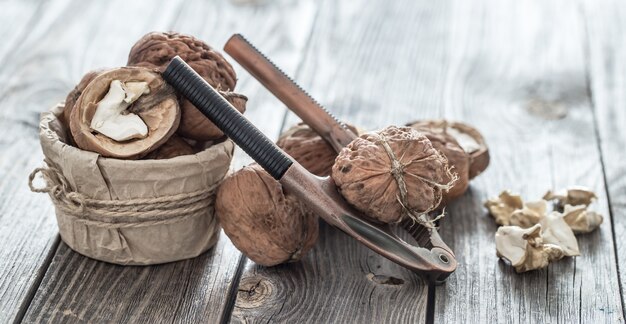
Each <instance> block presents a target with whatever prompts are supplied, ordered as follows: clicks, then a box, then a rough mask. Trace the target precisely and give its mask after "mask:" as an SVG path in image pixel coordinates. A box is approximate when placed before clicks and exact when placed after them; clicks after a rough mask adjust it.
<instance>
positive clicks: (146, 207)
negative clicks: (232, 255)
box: [28, 161, 217, 228]
mask: <svg viewBox="0 0 626 324" xmlns="http://www.w3.org/2000/svg"><path fill="white" fill-rule="evenodd" d="M45 162H46V164H47V165H48V167H42V168H36V169H35V170H33V172H31V174H30V175H29V177H28V186H29V187H30V190H31V191H32V192H38V193H47V194H48V195H49V196H50V198H51V199H52V202H53V203H54V205H55V207H56V208H58V209H60V210H61V211H62V212H63V213H64V214H66V215H68V216H70V217H72V218H74V221H76V222H79V223H83V224H85V225H89V226H96V227H101V228H128V227H143V226H152V225H163V224H173V223H176V222H180V221H183V220H185V219H188V218H192V217H200V216H206V213H207V209H208V208H210V207H212V206H213V203H214V197H215V196H214V193H215V189H216V187H217V184H216V185H213V186H211V187H209V188H207V189H202V190H198V191H194V192H189V193H181V194H176V195H169V196H162V197H157V198H135V199H127V200H100V199H92V198H89V197H87V196H85V195H83V194H81V193H79V192H76V191H74V190H73V189H72V186H71V185H70V183H69V181H68V180H67V179H66V178H65V176H64V175H63V173H62V172H61V171H60V170H59V169H57V168H56V167H54V166H53V165H52V164H51V163H49V162H48V161H45ZM37 174H41V175H42V177H43V179H44V181H45V183H46V184H45V186H44V187H35V185H34V183H33V182H34V180H35V178H36V176H37ZM129 217H132V221H129V220H128V219H127V218H129ZM212 224H213V225H212V226H213V228H216V227H217V222H215V221H214V222H213V223H212Z"/></svg>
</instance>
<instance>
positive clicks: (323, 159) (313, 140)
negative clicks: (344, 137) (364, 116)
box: [276, 123, 358, 177]
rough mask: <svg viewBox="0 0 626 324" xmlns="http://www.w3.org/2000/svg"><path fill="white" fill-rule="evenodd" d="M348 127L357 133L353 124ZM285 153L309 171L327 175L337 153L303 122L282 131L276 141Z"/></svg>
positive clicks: (318, 174) (330, 170)
mask: <svg viewBox="0 0 626 324" xmlns="http://www.w3.org/2000/svg"><path fill="white" fill-rule="evenodd" d="M348 128H349V129H350V130H351V131H352V132H354V133H355V134H358V131H357V129H356V128H355V127H354V126H351V125H348ZM276 145H278V146H279V147H280V148H282V149H283V150H284V151H285V152H286V153H287V154H289V155H290V156H291V157H293V158H294V159H295V160H296V161H298V163H300V164H301V165H302V166H303V167H304V168H305V169H307V170H308V171H309V172H311V173H313V174H315V175H317V176H320V177H325V176H329V175H330V174H331V172H332V169H333V164H334V163H335V158H336V157H337V153H336V152H335V150H334V149H333V148H332V146H330V144H328V143H327V142H326V141H325V140H324V139H322V137H321V136H319V135H318V134H317V133H316V132H315V131H314V130H313V129H311V128H310V127H309V126H307V125H305V124H302V123H300V124H298V125H295V126H293V127H291V128H289V129H288V130H287V131H285V132H284V133H282V134H281V135H280V137H279V138H278V141H277V142H276Z"/></svg>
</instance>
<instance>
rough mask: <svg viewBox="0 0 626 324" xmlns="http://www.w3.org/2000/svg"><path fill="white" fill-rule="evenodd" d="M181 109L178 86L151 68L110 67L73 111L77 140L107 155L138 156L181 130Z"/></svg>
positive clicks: (91, 85)
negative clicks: (111, 68) (172, 84)
mask: <svg viewBox="0 0 626 324" xmlns="http://www.w3.org/2000/svg"><path fill="white" fill-rule="evenodd" d="M179 121H180V110H179V107H178V102H177V100H176V96H175V94H174V92H173V90H172V89H171V88H170V87H169V86H168V85H167V84H166V83H165V81H163V79H162V78H161V76H160V75H159V74H158V73H155V72H153V71H151V70H149V69H146V68H139V67H125V68H117V69H113V70H109V71H106V72H103V73H101V74H100V75H98V76H97V77H96V78H94V79H93V80H92V81H91V82H90V83H89V85H87V87H86V88H85V89H84V91H83V92H82V93H81V95H80V96H79V98H78V100H77V101H76V104H75V105H74V108H73V109H72V112H71V114H70V130H71V133H72V137H73V139H74V141H75V142H76V145H77V146H78V147H79V148H81V149H84V150H88V151H93V152H96V153H99V154H101V155H102V156H106V157H115V158H122V159H136V158H139V157H141V156H143V155H146V154H147V153H149V152H151V151H153V150H155V149H156V148H157V147H159V145H161V144H162V143H164V142H165V141H167V140H168V139H169V138H170V137H171V136H172V134H174V132H175V131H176V128H177V127H178V124H179Z"/></svg>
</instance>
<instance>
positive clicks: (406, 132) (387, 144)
mask: <svg viewBox="0 0 626 324" xmlns="http://www.w3.org/2000/svg"><path fill="white" fill-rule="evenodd" d="M332 178H333V179H334V181H335V184H336V185H337V187H338V189H339V191H340V192H341V194H342V195H343V197H344V198H345V199H346V200H347V201H348V202H349V203H350V204H352V205H353V206H354V207H355V208H357V209H358V210H360V211H361V212H363V213H365V214H366V215H368V216H370V217H372V218H374V219H376V220H378V221H381V222H385V223H392V222H399V221H402V220H403V219H405V218H406V217H410V218H412V219H413V220H415V221H417V222H419V223H420V224H423V225H432V224H430V223H429V222H428V221H424V219H423V214H425V213H428V212H429V211H432V210H433V209H435V208H436V207H437V206H439V203H440V202H441V198H442V193H443V191H445V190H448V189H450V188H451V187H452V185H453V184H454V181H456V175H455V174H453V173H451V172H450V167H449V166H448V160H447V159H446V157H445V156H443V155H442V154H441V153H440V152H439V151H437V150H436V149H434V148H433V146H432V144H431V142H430V140H428V138H426V136H424V135H423V134H421V133H420V132H418V131H417V130H415V129H413V128H410V127H395V126H390V127H387V128H385V129H383V130H381V131H377V132H372V133H366V134H363V135H361V136H360V137H358V138H356V139H355V140H353V141H352V142H351V143H350V144H348V146H346V147H345V148H343V149H342V150H341V152H340V153H339V155H338V156H337V159H336V160H335V164H334V166H333V170H332Z"/></svg>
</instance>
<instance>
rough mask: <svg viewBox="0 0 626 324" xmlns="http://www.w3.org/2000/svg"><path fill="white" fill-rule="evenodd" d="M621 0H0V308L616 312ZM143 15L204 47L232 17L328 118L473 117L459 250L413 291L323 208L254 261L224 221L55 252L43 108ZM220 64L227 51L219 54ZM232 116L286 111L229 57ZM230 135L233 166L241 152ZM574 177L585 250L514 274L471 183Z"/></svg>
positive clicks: (367, 121)
mask: <svg viewBox="0 0 626 324" xmlns="http://www.w3.org/2000/svg"><path fill="white" fill-rule="evenodd" d="M624 21H626V5H624V3H623V2H618V1H591V0H588V1H587V0H583V1H578V2H574V1H566V0H556V1H545V0H534V1H515V0H480V1H472V2H471V3H470V1H426V0H422V1H414V0H403V1H400V0H396V1H366V0H350V1H348V0H345V1H335V0H321V1H312V0H265V1H263V0H261V1H254V0H247V1H246V0H238V1H226V0H216V1H202V0H190V1H182V0H181V1H171V0H170V1H165V0H160V1H123V0H112V1H98V2H88V1H82V0H45V1H31V0H22V1H18V0H4V1H0V40H1V43H0V62H2V65H1V66H0V107H1V108H0V247H1V248H0V322H12V321H24V322H47V321H53V322H64V323H65V322H135V321H137V322H152V323H157V322H158V323H160V322H184V323H189V322H210V323H213V322H218V321H229V320H232V321H234V322H248V321H251V322H257V321H258V322H314V323H322V322H355V323H366V322H371V323H382V322H388V323H399V322H411V323H420V322H424V321H432V320H434V321H436V322H450V323H452V322H459V323H465V322H476V323H487V322H564V323H572V322H582V323H600V322H611V323H615V322H623V321H624V303H623V293H624V292H623V289H622V287H623V286H624V283H625V282H624V279H625V278H624V277H623V275H622V274H621V273H620V269H623V268H624V266H625V265H626V263H625V261H626V243H624V239H623V236H624V232H625V230H626V164H625V163H624V160H626V151H625V150H624V148H625V147H626V130H625V129H626V127H625V126H626V46H624V44H626V37H625V36H624V35H625V33H624V28H626V26H625V25H624ZM152 30H176V31H180V32H184V33H189V34H193V35H196V36H198V37H200V38H202V39H204V40H206V41H207V42H209V43H210V44H212V45H214V46H215V47H217V48H221V46H222V45H223V44H224V42H225V41H226V39H227V38H228V37H229V36H230V35H231V34H232V33H234V32H241V33H243V34H244V35H246V36H247V37H248V38H249V39H250V40H251V41H252V42H254V43H255V44H257V45H258V46H259V47H261V48H262V49H263V50H264V51H265V52H266V53H267V54H268V55H269V56H270V57H271V58H272V59H273V60H274V61H276V63H278V64H279V65H280V66H281V67H283V68H284V70H286V71H287V72H288V73H289V74H291V75H293V76H295V78H296V79H297V81H298V82H299V83H301V84H302V86H304V87H305V88H307V89H308V90H310V92H311V93H312V95H313V96H314V97H316V98H318V99H319V100H320V101H321V102H323V103H324V104H325V105H326V106H327V107H328V108H329V109H330V110H331V111H332V112H333V113H335V114H336V115H338V117H340V118H343V119H345V120H349V121H351V122H353V123H355V124H357V125H360V126H362V127H364V128H366V129H374V128H377V127H382V126H386V125H390V124H403V123H405V122H406V121H409V120H413V119H424V118H449V119H455V120H462V121H465V122H468V123H471V124H473V125H475V126H476V127H478V128H479V129H480V130H481V131H482V132H483V134H484V135H485V137H486V139H487V141H488V144H489V146H490V149H491V153H492V162H491V165H490V167H489V169H488V170H487V171H486V172H485V173H484V174H482V175H481V176H479V177H478V178H477V179H475V180H474V181H473V182H472V186H471V189H470V190H469V191H468V192H467V193H466V194H465V196H463V197H462V198H461V199H459V200H458V201H455V202H454V203H452V204H451V206H450V207H449V208H448V210H447V211H448V215H447V217H446V218H445V219H444V220H443V222H442V224H441V233H442V236H443V238H444V239H445V240H446V241H447V242H448V243H449V244H450V245H451V247H452V248H453V249H454V250H455V252H456V255H457V258H458V261H459V267H458V269H457V270H456V272H455V273H454V274H453V275H452V276H451V277H450V278H449V280H448V281H447V283H446V284H444V285H442V286H437V287H433V288H432V289H428V287H427V285H425V283H424V282H423V281H421V280H420V279H419V278H417V277H416V276H415V275H413V274H412V273H410V272H408V271H406V270H404V269H402V268H400V267H398V266H396V265H394V264H391V263H390V262H388V261H387V260H385V259H383V258H381V257H379V256H378V255H376V254H374V253H372V252H370V251H369V250H367V249H366V248H364V247H362V246H360V245H358V244H357V243H355V242H354V241H352V240H351V239H349V238H347V237H346V236H345V235H343V234H342V233H340V232H338V231H337V230H335V229H333V228H330V227H329V226H324V225H323V226H322V230H321V237H320V239H319V242H318V244H317V246H316V247H315V249H314V250H313V251H312V252H311V253H309V254H308V255H307V256H306V257H305V258H304V260H302V261H301V262H299V263H295V264H289V265H283V266H277V267H272V268H263V267H258V266H256V265H255V264H254V263H252V262H251V261H249V260H247V259H246V258H245V257H244V256H242V255H241V254H240V253H239V252H238V251H237V250H236V249H235V248H234V247H233V246H232V245H231V243H230V242H229V240H228V238H227V237H226V236H225V235H222V236H221V238H220V241H219V243H218V244H217V246H216V247H215V248H213V249H212V250H210V251H209V252H207V253H205V254H203V255H201V256H200V257H197V258H195V259H191V260H186V261H181V262H175V263H170V264H165V265H160V266H150V267H130V266H129V267H122V266H116V265H111V264H107V263H103V262H98V261H94V260H92V259H89V258H86V257H84V256H81V255H79V254H78V253H75V252H73V251H71V250H70V249H69V248H68V247H67V246H66V245H65V244H64V243H62V242H61V241H60V239H59V236H58V234H57V227H56V223H55V218H54V211H53V208H52V205H51V202H50V200H49V198H48V197H47V196H46V195H42V194H34V193H31V192H30V191H29V189H28V187H27V185H26V178H27V175H28V174H29V173H30V171H31V170H32V169H34V168H35V167H38V166H40V165H42V158H43V157H42V153H41V150H40V147H39V142H38V137H37V136H38V135H37V133H38V118H39V113H40V112H41V111H44V110H46V109H48V108H49V107H50V106H52V105H53V104H55V103H56V102H58V101H60V100H62V99H64V98H65V95H66V94H67V92H68V91H69V90H70V89H71V88H72V87H73V86H74V85H75V84H76V83H77V82H78V80H79V79H80V78H81V76H82V75H83V74H84V73H85V72H87V71H88V70H90V69H93V68H98V67H115V66H121V65H124V64H125V62H126V57H127V53H128V51H129V49H130V46H131V45H132V44H133V42H134V41H135V40H137V39H138V38H139V37H141V36H142V35H143V34H144V33H146V32H148V31H152ZM234 65H236V64H234ZM236 68H237V72H238V76H239V84H238V91H239V92H242V93H244V94H246V95H247V96H249V98H250V101H249V106H248V107H249V108H248V112H247V116H248V118H250V119H251V120H252V121H253V122H254V123H256V124H257V125H259V126H260V128H261V129H262V130H263V131H264V132H265V133H266V134H268V135H270V136H272V137H273V138H276V137H277V136H278V135H279V134H280V132H281V130H282V129H283V128H285V127H288V126H289V125H291V124H292V123H295V122H296V121H297V119H296V118H295V117H294V116H293V115H292V114H291V113H288V112H287V111H286V109H285V107H284V106H283V105H282V104H281V103H280V102H278V101H277V100H276V99H275V98H273V97H272V96H271V95H270V94H269V93H268V92H267V91H266V90H264V89H263V88H262V87H261V86H260V85H259V84H258V83H257V82H256V81H255V80H253V79H252V78H251V77H250V76H249V75H248V74H247V73H246V72H245V71H243V70H242V69H241V68H239V67H238V66H237V67H236ZM249 161H250V160H249V158H247V157H246V156H245V155H244V154H242V153H241V152H240V153H238V156H237V159H236V166H237V167H239V166H242V165H244V164H247V163H248V162H249ZM574 184H578V185H585V186H589V187H591V188H593V189H594V190H596V192H597V193H598V196H599V200H598V202H597V203H596V204H595V207H594V208H595V209H596V210H597V211H599V212H601V213H602V214H604V215H605V217H606V218H605V223H604V224H602V226H601V227H600V229H599V230H598V231H596V232H594V233H591V234H588V235H583V236H580V237H579V244H580V248H581V253H582V255H581V256H580V257H577V258H569V259H565V260H562V261H560V262H557V263H554V264H552V265H550V266H549V267H548V268H547V269H544V270H539V271H534V272H530V273H526V274H516V273H515V272H514V271H513V270H512V268H511V267H509V266H508V265H506V264H505V263H503V262H502V261H498V259H497V257H496V255H495V247H494V233H495V231H496V225H495V224H494V222H493V220H492V219H491V218H490V217H488V216H487V215H486V211H485V209H484V208H483V207H482V203H483V201H484V200H485V199H486V198H488V197H490V196H494V195H497V194H498V193H499V192H500V191H501V190H503V189H511V190H513V191H516V192H519V193H521V194H522V195H523V196H524V197H527V198H528V199H538V198H540V197H541V195H542V194H543V193H544V192H545V191H546V190H547V189H551V188H554V189H556V188H562V187H564V186H569V185H574Z"/></svg>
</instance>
